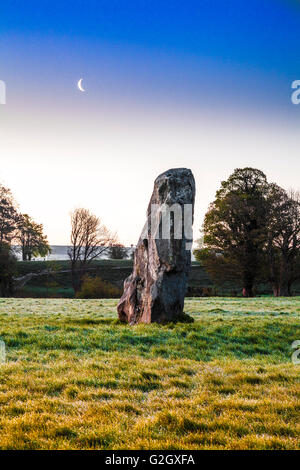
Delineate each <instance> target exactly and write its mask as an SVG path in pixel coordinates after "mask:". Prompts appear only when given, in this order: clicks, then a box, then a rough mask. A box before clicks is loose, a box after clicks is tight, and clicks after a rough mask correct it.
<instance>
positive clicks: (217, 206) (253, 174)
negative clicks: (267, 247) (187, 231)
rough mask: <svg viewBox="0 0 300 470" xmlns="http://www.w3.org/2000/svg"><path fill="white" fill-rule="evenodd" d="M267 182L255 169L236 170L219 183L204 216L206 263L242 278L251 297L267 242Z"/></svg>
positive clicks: (245, 290) (246, 293)
mask: <svg viewBox="0 0 300 470" xmlns="http://www.w3.org/2000/svg"><path fill="white" fill-rule="evenodd" d="M267 193H268V183H267V179H266V176H265V175H264V173H263V172H262V171H260V170H257V169H254V168H243V169H239V168H238V169H236V170H235V171H234V173H233V174H232V175H231V176H230V177H229V178H228V180H227V181H223V182H222V183H221V188H220V189H219V190H218V191H217V193H216V198H215V201H214V202H213V203H212V204H211V205H210V207H209V210H208V212H207V213H206V215H205V220H204V225H203V232H204V248H206V249H207V251H206V262H207V263H208V264H210V267H211V268H212V266H213V264H212V263H217V264H218V263H219V264H221V263H222V264H223V267H224V269H225V267H226V269H227V268H230V271H231V272H234V273H235V274H236V276H238V277H240V278H241V282H242V286H243V295H244V296H246V297H252V296H253V287H254V283H255V281H256V279H257V277H258V275H259V265H260V260H261V257H262V253H263V245H264V242H265V240H266V217H267V211H268V204H267Z"/></svg>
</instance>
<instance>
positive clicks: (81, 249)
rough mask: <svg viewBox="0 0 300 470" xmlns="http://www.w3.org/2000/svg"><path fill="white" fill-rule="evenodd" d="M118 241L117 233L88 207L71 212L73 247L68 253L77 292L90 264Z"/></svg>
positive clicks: (73, 282)
mask: <svg viewBox="0 0 300 470" xmlns="http://www.w3.org/2000/svg"><path fill="white" fill-rule="evenodd" d="M116 243H117V236H116V234H114V233H112V232H111V231H110V230H108V228H107V227H106V226H105V225H103V224H102V222H101V220H100V219H99V217H97V216H96V215H94V214H92V213H91V212H90V211H89V210H88V209H83V208H78V209H75V210H74V211H73V212H72V213H71V247H70V249H69V250H68V255H69V258H70V261H71V272H72V284H73V288H74V290H75V292H77V291H78V290H80V287H81V283H82V278H83V276H84V275H85V274H86V271H87V269H88V266H89V264H90V263H91V262H92V261H93V260H94V259H96V258H99V256H100V255H102V254H103V253H104V252H105V251H107V250H108V249H109V247H110V246H111V245H115V244H116Z"/></svg>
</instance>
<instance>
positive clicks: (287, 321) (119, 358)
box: [0, 298, 300, 449]
mask: <svg viewBox="0 0 300 470" xmlns="http://www.w3.org/2000/svg"><path fill="white" fill-rule="evenodd" d="M116 303H117V301H115V300H71V299H67V300H65V299H0V338H1V339H2V340H4V341H5V344H6V351H7V360H6V362H5V363H4V364H1V365H0V370H1V374H0V410H1V413H0V429H1V432H0V449H200V448H201V449H202V448H204V449H212V448H213V449H296V448H299V444H300V435H299V431H300V430H299V413H300V405H299V398H300V396H299V395H300V393H299V368H300V366H299V365H294V364H293V363H292V361H291V354H292V349H291V343H292V342H293V341H294V340H297V339H300V318H299V314H300V299H299V298H291V299H280V298H279V299H267V298H261V299H245V300H243V299H237V298H236V299H230V298H217V299H216V298H208V299H205V298H202V299H196V298H194V299H188V300H187V301H186V308H185V311H186V312H187V313H189V314H190V315H192V316H193V317H194V318H195V322H194V323H193V324H177V325H174V324H169V325H165V326H161V325H154V324H153V325H138V326H135V327H129V326H127V325H123V324H120V323H119V322H118V321H117V320H116Z"/></svg>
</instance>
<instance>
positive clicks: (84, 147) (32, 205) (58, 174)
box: [0, 0, 300, 245]
mask: <svg viewBox="0 0 300 470" xmlns="http://www.w3.org/2000/svg"><path fill="white" fill-rule="evenodd" d="M299 44H300V2H299V1H296V0H295V1H292V0H291V1H281V0H251V1H249V2H247V3H246V4H244V2H240V1H239V0H231V1H227V2H224V1H222V0H203V1H199V0H198V1H191V0H187V1H185V2H182V1H177V0H174V1H164V2H161V1H157V0H153V1H151V2H150V1H145V0H140V1H137V0H132V1H120V0H103V1H99V0H98V1H94V0H86V1H82V0H80V1H79V0H73V1H72V2H69V1H60V2H58V1H57V0H52V1H48V0H44V1H43V2H40V1H30V0H29V1H27V2H23V1H18V0H14V1H7V2H5V4H4V5H2V6H1V17H0V79H1V80H4V81H5V82H6V86H7V104H6V105H5V106H3V105H1V106H0V159H1V167H0V181H1V183H3V184H5V185H7V186H8V187H10V188H11V189H12V191H13V193H14V195H15V198H16V200H17V201H18V203H19V206H20V210H22V212H26V213H29V214H30V215H32V216H33V217H34V218H35V219H36V221H37V222H40V223H43V224H44V227H45V232H46V233H47V235H48V238H49V241H50V243H51V244H68V242H69V231H70V226H69V212H70V210H72V209H73V208H74V207H79V206H80V207H82V206H83V207H87V208H90V209H91V210H92V211H93V212H94V213H96V214H97V215H99V216H101V218H102V220H103V222H104V223H105V224H106V225H107V226H108V227H110V228H111V229H113V230H117V231H118V234H119V238H120V241H121V242H123V243H125V244H126V245H129V244H131V243H134V244H135V243H136V242H137V239H138V236H139V234H140V231H141V229H142V226H143V223H144V220H145V211H146V207H147V203H148V200H149V198H150V195H151V192H152V187H153V181H154V178H155V177H156V176H157V175H158V174H160V173H161V172H163V171H165V170H167V169H168V168H173V167H188V168H191V169H192V171H193V173H194V175H195V179H196V185H197V198H196V207H195V211H196V213H195V216H196V217H195V225H194V230H195V238H197V237H198V236H199V232H198V231H199V228H200V226H201V223H202V220H203V216H204V213H205V211H206V209H207V206H208V204H209V202H211V201H212V200H213V198H214V195H215V192H216V190H217V189H218V187H219V185H220V181H221V180H223V179H226V178H227V177H228V176H229V175H230V173H232V171H233V170H234V168H236V167H243V166H253V167H257V168H260V169H262V170H263V171H264V172H265V173H266V174H267V176H268V179H269V180H270V181H275V182H277V183H278V184H280V185H281V186H283V187H285V188H287V189H288V188H289V187H294V188H295V189H300V183H299V176H298V175H299V171H300V159H299V151H300V105H299V106H295V105H292V103H291V92H292V90H291V83H292V82H293V81H294V80H296V79H300V55H299V53H298V45H299ZM80 78H83V86H84V87H85V88H86V93H81V92H80V91H79V90H78V89H77V87H76V83H77V81H78V80H79V79H80Z"/></svg>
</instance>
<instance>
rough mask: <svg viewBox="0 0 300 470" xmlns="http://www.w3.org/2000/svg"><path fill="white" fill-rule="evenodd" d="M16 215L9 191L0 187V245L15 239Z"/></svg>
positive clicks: (14, 204)
mask: <svg viewBox="0 0 300 470" xmlns="http://www.w3.org/2000/svg"><path fill="white" fill-rule="evenodd" d="M17 221H18V213H17V209H16V203H15V201H14V199H13V196H12V194H11V191H10V189H8V188H6V187H4V186H2V185H0V245H2V244H3V243H5V244H7V243H8V244H10V243H11V242H12V240H13V239H14V237H15V232H16V229H17Z"/></svg>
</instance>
